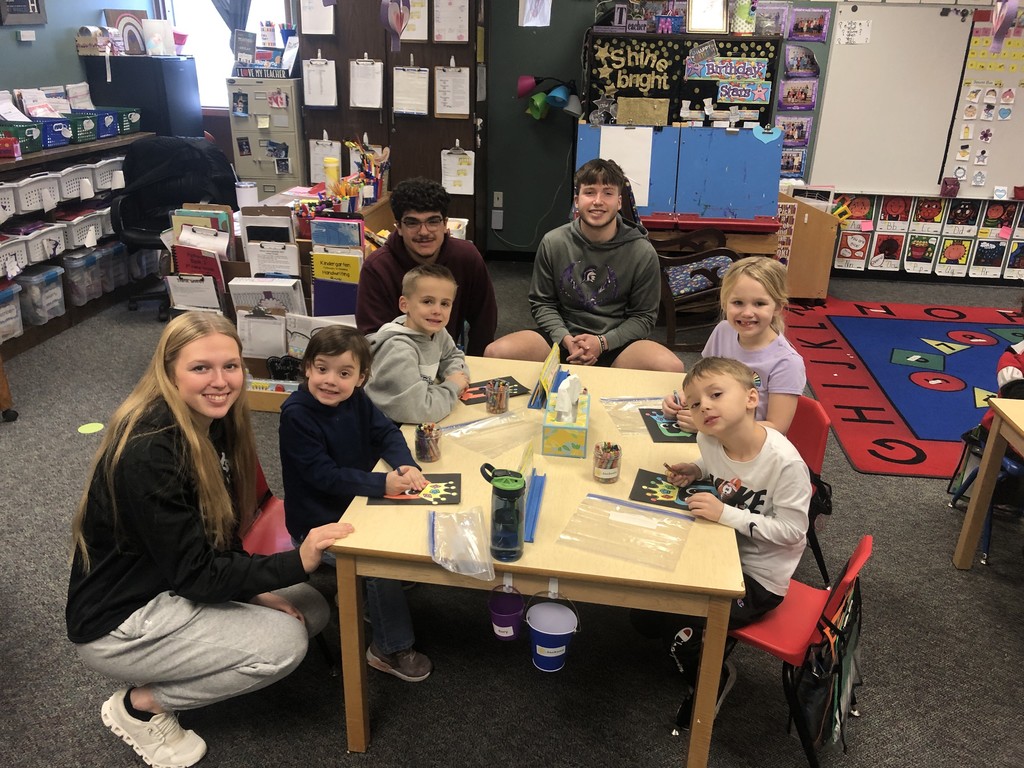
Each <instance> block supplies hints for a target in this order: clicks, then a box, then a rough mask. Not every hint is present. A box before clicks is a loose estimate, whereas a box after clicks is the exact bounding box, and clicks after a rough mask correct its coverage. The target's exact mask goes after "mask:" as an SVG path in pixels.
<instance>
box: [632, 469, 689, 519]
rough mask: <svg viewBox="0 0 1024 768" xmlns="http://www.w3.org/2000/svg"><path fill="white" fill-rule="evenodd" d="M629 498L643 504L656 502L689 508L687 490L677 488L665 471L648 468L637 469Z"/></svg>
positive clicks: (658, 504) (671, 507)
mask: <svg viewBox="0 0 1024 768" xmlns="http://www.w3.org/2000/svg"><path fill="white" fill-rule="evenodd" d="M629 498H630V499H632V500H633V501H639V502H641V503H643V504H655V505H657V506H659V507H668V508H669V509H674V510H677V511H679V510H688V509H689V508H690V507H689V506H688V505H687V503H686V490H685V489H682V488H677V487H676V486H674V485H672V483H670V482H669V481H668V478H667V477H666V476H665V473H664V472H651V471H649V470H646V469H638V470H637V471H636V479H635V480H633V488H632V490H630V492H629Z"/></svg>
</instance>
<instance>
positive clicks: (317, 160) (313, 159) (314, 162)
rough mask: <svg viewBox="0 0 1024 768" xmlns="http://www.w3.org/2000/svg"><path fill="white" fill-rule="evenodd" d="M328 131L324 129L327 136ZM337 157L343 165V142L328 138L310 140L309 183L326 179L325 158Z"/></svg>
mask: <svg viewBox="0 0 1024 768" xmlns="http://www.w3.org/2000/svg"><path fill="white" fill-rule="evenodd" d="M326 134H327V131H324V135H325V136H326ZM328 157H333V158H336V159H337V161H338V167H339V168H340V167H341V142H340V141H332V140H330V139H328V138H323V139H310V140H309V183H310V184H319V183H320V182H321V181H325V180H326V178H327V177H326V176H324V159H325V158H328Z"/></svg>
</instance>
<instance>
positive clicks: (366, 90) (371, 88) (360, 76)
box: [348, 59, 384, 109]
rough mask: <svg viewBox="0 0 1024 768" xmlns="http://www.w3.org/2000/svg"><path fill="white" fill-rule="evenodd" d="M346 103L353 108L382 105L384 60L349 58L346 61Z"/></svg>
mask: <svg viewBox="0 0 1024 768" xmlns="http://www.w3.org/2000/svg"><path fill="white" fill-rule="evenodd" d="M348 80H349V83H348V86H349V88H348V105H349V106H350V107H352V108H354V109H380V108H381V107H383V106H384V62H383V61H376V60H374V59H350V60H349V62H348Z"/></svg>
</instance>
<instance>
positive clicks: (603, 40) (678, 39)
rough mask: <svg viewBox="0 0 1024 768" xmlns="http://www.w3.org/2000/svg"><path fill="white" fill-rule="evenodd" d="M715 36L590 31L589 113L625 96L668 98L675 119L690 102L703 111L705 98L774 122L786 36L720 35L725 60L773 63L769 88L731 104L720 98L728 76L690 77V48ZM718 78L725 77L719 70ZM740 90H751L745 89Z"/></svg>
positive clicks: (764, 121) (760, 120)
mask: <svg viewBox="0 0 1024 768" xmlns="http://www.w3.org/2000/svg"><path fill="white" fill-rule="evenodd" d="M712 37H713V36H711V35H644V34H638V35H629V34H624V33H609V32H601V31H596V30H593V29H592V30H590V32H589V34H588V37H587V86H586V88H585V89H584V93H583V94H582V95H583V97H585V99H586V105H585V106H586V108H585V111H584V116H586V115H590V114H591V113H594V112H597V113H600V112H601V111H602V109H603V108H604V105H605V104H606V103H611V102H613V101H615V100H616V99H619V98H622V97H636V98H648V99H668V100H669V108H668V120H669V122H673V121H678V120H679V119H680V118H679V111H680V108H681V107H682V106H683V104H684V103H689V104H690V105H692V107H693V109H702V108H703V106H704V103H703V100H704V99H705V98H710V99H711V100H712V103H713V104H714V105H715V106H716V108H718V109H728V108H729V107H731V106H733V105H735V106H737V107H739V108H741V109H745V110H751V111H752V112H756V116H757V122H758V123H759V124H760V125H767V124H770V123H771V122H772V119H773V116H774V110H775V101H776V93H777V79H778V78H777V75H778V69H779V55H780V53H781V45H780V42H781V38H780V37H779V36H777V35H769V36H743V37H739V36H734V37H730V36H729V35H719V36H714V40H715V43H716V47H717V50H718V57H720V58H724V59H726V60H736V59H758V60H763V61H766V62H767V63H766V65H765V67H764V72H763V75H764V77H763V82H764V83H767V84H768V87H767V88H764V89H763V90H761V91H758V94H757V96H755V95H754V90H755V89H750V91H751V99H752V100H751V101H750V102H749V103H743V101H741V100H740V99H741V97H739V96H735V97H733V98H734V100H731V101H728V102H726V101H725V100H724V99H719V94H720V93H721V89H722V88H723V82H726V81H724V80H721V79H712V78H711V77H709V76H708V73H701V75H700V76H699V77H690V78H687V77H686V59H687V57H688V56H689V55H690V51H691V50H692V49H693V48H694V47H695V46H697V45H699V44H700V43H702V42H706V41H708V40H710V39H712ZM748 75H749V73H742V76H741V77H738V78H737V79H738V80H742V81H744V82H750V81H751V80H752V79H753V77H752V76H748ZM714 76H715V77H716V78H717V77H719V73H715V75H714ZM758 77H760V74H759V75H758ZM733 85H739V84H738V83H734V84H733ZM726 87H727V86H726ZM737 90H746V89H744V88H742V87H740V88H738V89H737ZM709 124H710V123H709Z"/></svg>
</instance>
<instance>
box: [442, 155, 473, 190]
mask: <svg viewBox="0 0 1024 768" xmlns="http://www.w3.org/2000/svg"><path fill="white" fill-rule="evenodd" d="M475 164H476V153H475V152H473V151H471V150H466V149H462V148H461V147H459V146H457V145H456V147H455V149H442V150H441V186H443V187H444V188H445V189H446V190H447V191H448V194H449V195H472V194H473V175H474V173H473V171H474V166H475Z"/></svg>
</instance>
